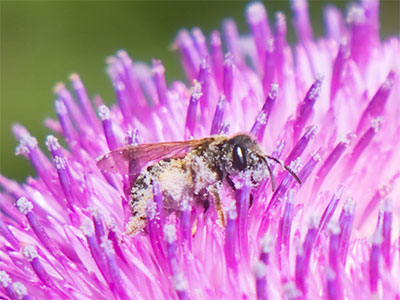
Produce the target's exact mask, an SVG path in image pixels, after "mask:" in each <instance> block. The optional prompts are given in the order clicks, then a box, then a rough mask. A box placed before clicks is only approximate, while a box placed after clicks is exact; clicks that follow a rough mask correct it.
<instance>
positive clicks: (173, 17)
mask: <svg viewBox="0 0 400 300" xmlns="http://www.w3.org/2000/svg"><path fill="white" fill-rule="evenodd" d="M327 3H328V2H327V1H311V2H310V4H309V8H310V14H311V16H312V23H313V26H314V32H315V34H316V35H317V36H319V35H322V34H323V21H322V8H323V7H324V6H325V5H326V4H327ZM329 3H334V4H335V5H337V6H338V7H340V8H341V9H344V8H345V7H346V2H344V1H330V2H329ZM246 4H247V2H245V1H4V0H0V13H1V15H0V21H1V28H0V29H1V32H0V37H1V41H0V44H1V49H0V51H1V52H0V54H1V58H0V71H1V73H0V104H1V106H0V137H1V140H0V143H1V146H0V173H2V174H3V175H5V176H7V177H10V178H14V179H17V180H18V181H24V180H25V178H26V176H28V175H34V171H33V169H32V168H31V167H30V164H29V162H28V161H27V160H26V159H24V158H23V157H16V156H15V155H14V151H15V147H16V145H17V142H16V141H15V140H14V138H13V136H12V133H11V124H13V123H15V122H19V123H21V124H23V125H24V126H26V127H27V128H28V130H29V131H30V132H31V134H32V135H34V136H36V137H37V139H38V141H39V144H40V146H41V147H42V149H45V146H44V140H45V137H46V135H47V134H49V133H50V131H49V130H48V129H47V128H45V127H44V126H43V120H44V119H45V118H46V117H52V118H55V117H56V115H55V113H54V107H53V100H54V96H53V93H52V88H53V86H54V84H55V83H56V82H59V81H64V82H67V79H68V76H69V74H71V73H72V72H77V73H79V75H80V76H81V79H82V81H83V82H84V84H85V86H86V88H87V91H88V93H89V96H93V95H95V94H100V95H101V96H102V97H103V99H104V100H105V101H106V103H113V102H115V96H114V93H113V90H112V88H111V84H110V82H109V79H108V77H107V75H106V73H105V58H106V57H107V56H109V55H111V54H114V53H115V52H116V51H117V50H119V49H125V50H127V51H128V53H129V54H130V55H131V57H132V58H133V59H134V60H140V61H145V62H147V63H150V62H151V59H152V58H158V59H161V60H162V61H163V63H164V65H165V67H166V76H167V80H168V81H169V82H171V81H172V80H175V79H181V80H184V76H183V72H182V70H181V68H180V65H179V62H178V59H177V56H176V54H175V53H173V52H171V51H170V50H169V46H170V44H171V42H172V40H173V39H174V36H175V34H176V32H177V31H178V30H179V29H180V28H182V27H186V28H192V27H194V26H199V27H200V28H201V29H202V30H203V32H204V33H205V34H206V35H209V33H210V32H211V30H212V29H216V28H218V29H220V25H221V21H222V20H223V19H225V18H228V17H232V18H234V19H235V21H236V22H237V24H238V28H239V31H240V32H241V33H245V32H247V30H248V29H247V26H246V22H245V18H244V9H245V6H246ZM267 9H268V13H269V17H270V20H273V19H274V17H273V16H274V14H275V12H276V11H278V10H281V11H283V12H284V13H285V14H286V16H287V19H288V25H289V26H288V39H289V41H290V42H292V43H293V42H294V41H295V38H294V32H293V29H292V28H291V25H290V24H291V23H290V20H291V12H290V9H289V3H288V1H283V0H282V1H268V2H267ZM380 12H381V35H382V37H387V36H389V35H393V34H398V33H399V1H397V0H396V1H383V2H382V3H381V11H380ZM46 152H47V150H46Z"/></svg>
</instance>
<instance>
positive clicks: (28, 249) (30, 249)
mask: <svg viewBox="0 0 400 300" xmlns="http://www.w3.org/2000/svg"><path fill="white" fill-rule="evenodd" d="M23 252H24V256H25V258H26V259H27V260H28V261H32V260H33V259H34V258H36V257H38V252H37V250H36V248H35V247H34V246H33V245H27V246H25V248H24V251H23Z"/></svg>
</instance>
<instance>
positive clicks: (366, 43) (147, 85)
mask: <svg viewBox="0 0 400 300" xmlns="http://www.w3.org/2000/svg"><path fill="white" fill-rule="evenodd" d="M291 3H292V8H293V11H294V20H293V24H294V28H295V30H296V34H297V37H298V43H297V44H296V45H294V46H289V45H288V43H287V42H286V28H287V24H286V19H285V16H284V15H283V14H282V13H277V14H276V16H275V21H273V20H272V18H268V15H267V11H266V9H265V7H264V6H263V4H261V3H259V2H253V3H251V4H249V5H248V7H247V9H246V18H247V22H248V24H249V28H250V33H249V34H248V35H245V36H241V35H239V34H238V30H237V28H236V25H235V23H234V22H233V21H232V20H227V21H225V22H224V23H223V28H222V38H221V34H220V32H218V31H213V32H212V33H211V35H210V38H209V39H206V38H205V37H204V35H203V33H202V32H201V30H200V29H199V28H195V29H193V30H192V31H190V32H189V31H187V30H182V31H180V32H179V33H178V35H177V37H176V40H175V42H174V47H175V49H176V50H177V51H178V52H179V54H180V57H181V61H182V65H183V68H184V70H185V72H186V76H187V78H188V81H189V82H190V83H191V85H192V86H187V85H186V84H184V83H182V82H173V83H171V84H170V85H168V84H167V83H166V79H165V74H164V73H165V70H164V67H163V65H162V63H161V62H160V61H158V60H154V61H153V64H152V65H151V66H148V65H146V64H143V63H136V62H133V61H132V60H131V58H130V57H129V56H128V54H127V53H126V52H124V51H119V52H118V53H117V54H116V55H115V56H113V57H111V58H109V59H108V69H107V70H108V73H109V76H110V78H111V81H112V84H113V86H114V88H115V93H116V98H117V101H118V103H117V104H116V105H113V106H112V107H107V106H105V105H104V104H103V102H102V100H101V99H100V98H98V97H97V98H94V99H89V97H88V95H87V93H86V90H85V87H84V85H83V83H82V82H81V80H80V78H79V76H78V75H76V74H74V75H71V77H70V80H71V82H72V93H71V92H70V91H69V90H68V89H67V88H66V87H65V86H64V85H63V84H58V85H57V86H56V88H55V95H56V101H55V109H56V112H57V116H58V120H52V119H48V120H47V121H46V125H47V126H48V127H49V128H50V129H51V130H52V131H53V132H54V135H49V136H48V137H47V140H46V142H45V145H46V147H47V149H48V152H47V153H45V152H43V151H42V149H41V148H40V147H39V146H38V142H37V141H36V139H35V138H34V137H32V136H31V135H30V134H29V132H28V131H27V130H26V129H25V128H24V127H22V126H21V125H15V126H14V127H13V131H14V134H15V136H16V138H17V139H18V141H19V145H18V147H17V151H16V153H17V154H19V155H23V156H25V157H26V158H27V159H29V160H30V161H31V163H32V164H33V166H34V168H35V169H36V172H37V174H38V176H37V177H36V178H31V177H29V178H28V179H27V181H26V182H25V183H23V184H18V183H16V182H15V181H13V180H11V179H8V178H5V177H3V176H1V177H0V185H1V186H2V191H1V198H0V205H1V219H0V283H1V288H0V296H1V297H6V298H10V299H45V298H47V299H177V298H179V299H255V298H258V299H268V298H269V299H280V298H285V299H303V298H304V299H306V298H307V299H319V298H324V299H326V298H328V299H344V298H347V299H371V298H378V299H397V298H399V297H400V285H399V281H400V259H399V256H400V250H399V249H400V247H399V244H400V240H399V228H400V218H399V213H400V201H399V199H400V185H399V180H398V179H399V177H400V155H399V152H400V136H399V132H400V123H399V122H398V120H399V118H400V101H399V95H400V80H399V75H398V71H399V69H400V41H399V39H398V38H397V37H392V38H389V39H387V40H386V41H384V42H381V41H380V39H379V32H378V29H379V21H378V6H379V3H378V1H377V0H363V1H361V2H360V3H357V4H354V5H353V6H351V7H350V8H349V10H348V13H347V16H346V17H344V16H343V15H342V13H341V12H340V11H339V10H338V9H336V8H335V7H333V6H329V7H327V8H326V10H325V21H326V35H325V36H324V37H321V38H318V39H315V38H314V36H313V32H312V28H311V25H310V21H309V17H308V12H307V2H306V1H305V0H298V1H292V2H291ZM221 39H223V40H224V44H222V42H221ZM223 49H226V51H224V50H223ZM93 105H94V106H93ZM94 107H95V108H94ZM239 132H247V133H249V134H250V135H252V136H253V137H254V138H255V139H256V140H257V141H258V142H259V143H260V145H261V147H262V148H263V149H264V150H265V152H266V153H271V154H272V155H273V156H274V157H277V158H280V159H282V160H283V161H284V162H285V164H286V165H289V166H290V168H291V169H292V170H293V171H294V172H296V174H297V175H298V177H299V178H300V180H301V181H302V184H301V185H299V184H297V183H296V180H295V178H294V176H292V175H291V174H290V173H288V172H286V171H285V170H283V171H282V169H281V168H279V167H278V166H275V165H274V163H273V162H272V161H271V166H272V169H273V173H274V178H275V182H276V189H275V191H272V189H271V187H272V184H271V183H272V182H271V180H270V179H271V178H269V177H268V176H265V178H264V179H263V181H262V183H261V187H260V188H258V189H252V188H251V183H250V182H249V177H248V176H247V175H246V172H244V175H245V176H244V177H243V180H242V181H240V182H239V183H240V184H239V186H237V187H236V188H237V190H236V193H235V195H234V196H233V198H234V199H233V200H234V201H231V202H230V203H228V204H227V205H224V207H223V210H224V216H225V224H224V225H225V226H223V225H222V223H221V218H219V217H218V213H217V211H216V208H215V205H214V204H213V203H211V206H210V208H209V209H207V210H206V211H205V210H202V209H198V208H197V207H196V206H194V205H190V203H193V201H190V200H191V199H182V203H181V204H182V205H181V209H180V211H179V212H178V211H176V212H175V213H172V214H169V213H167V212H166V211H165V209H164V201H163V193H162V191H163V189H162V186H161V184H160V182H156V181H155V182H154V183H153V184H152V188H153V194H152V195H153V199H152V201H149V202H148V203H147V206H146V207H144V208H143V210H144V213H145V215H146V230H145V231H146V232H145V233H143V234H137V235H134V236H130V235H128V234H126V225H127V223H128V221H129V218H130V216H131V212H130V208H129V195H130V191H129V186H130V183H131V182H132V180H134V178H133V174H128V173H125V174H114V173H107V172H105V171H104V170H102V169H99V168H98V167H97V166H96V158H98V157H99V156H100V155H103V154H105V153H107V152H109V151H110V150H113V149H117V148H119V147H123V146H126V145H137V144H141V143H144V142H145V143H156V142H166V141H179V140H184V139H186V140H189V139H199V138H203V137H208V136H210V135H214V134H226V135H229V136H231V135H234V134H236V133H239ZM55 136H59V137H61V138H62V139H64V140H65V142H66V145H67V147H64V146H62V145H60V143H59V142H58V139H57V138H56V137H55ZM42 148H43V147H42ZM205 176H206V174H205ZM194 196H195V195H193V197H194ZM221 197H222V200H223V203H225V202H224V199H225V198H229V197H231V196H229V195H225V194H223V193H221ZM396 282H397V283H396Z"/></svg>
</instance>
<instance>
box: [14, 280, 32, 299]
mask: <svg viewBox="0 0 400 300" xmlns="http://www.w3.org/2000/svg"><path fill="white" fill-rule="evenodd" d="M12 287H13V290H14V292H15V293H16V294H17V295H18V296H19V297H23V296H25V295H26V294H27V293H28V291H27V289H26V286H25V285H24V284H23V283H22V282H19V281H17V282H14V283H13V284H12Z"/></svg>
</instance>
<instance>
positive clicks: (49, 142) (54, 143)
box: [46, 134, 60, 151]
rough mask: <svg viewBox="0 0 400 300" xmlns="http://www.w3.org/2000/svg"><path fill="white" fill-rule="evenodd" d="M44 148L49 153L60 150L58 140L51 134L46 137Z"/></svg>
mask: <svg viewBox="0 0 400 300" xmlns="http://www.w3.org/2000/svg"><path fill="white" fill-rule="evenodd" d="M46 146H47V148H48V149H49V150H50V151H56V150H58V149H60V144H59V143H58V139H57V138H56V137H55V136H54V135H51V134H50V135H48V136H47V137H46Z"/></svg>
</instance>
